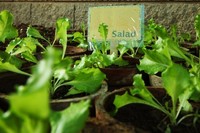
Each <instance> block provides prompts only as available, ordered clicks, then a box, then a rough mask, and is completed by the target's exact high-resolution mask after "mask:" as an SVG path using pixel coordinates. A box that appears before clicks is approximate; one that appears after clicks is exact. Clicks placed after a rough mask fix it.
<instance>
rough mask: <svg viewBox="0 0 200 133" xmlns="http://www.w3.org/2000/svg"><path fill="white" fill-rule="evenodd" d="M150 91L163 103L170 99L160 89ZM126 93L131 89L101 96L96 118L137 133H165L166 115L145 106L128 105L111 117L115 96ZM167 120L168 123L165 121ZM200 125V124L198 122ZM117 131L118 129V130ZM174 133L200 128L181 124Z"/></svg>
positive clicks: (97, 105) (195, 105)
mask: <svg viewBox="0 0 200 133" xmlns="http://www.w3.org/2000/svg"><path fill="white" fill-rule="evenodd" d="M147 88H148V89H149V91H150V92H151V93H152V94H153V95H154V96H155V97H156V98H157V99H158V100H159V101H160V102H161V104H164V103H165V101H166V100H167V99H168V98H169V97H168V96H167V95H166V92H165V90H164V89H162V88H160V87H152V86H150V87H147ZM125 91H129V87H124V88H121V89H118V90H115V91H112V92H107V93H106V94H105V95H103V96H101V97H100V98H99V99H98V100H97V101H96V117H97V118H98V119H100V120H104V121H112V122H115V121H119V122H121V123H124V124H126V125H128V126H132V127H134V129H135V132H136V133H146V132H149V133H155V132H156V133H157V132H159V133H164V130H165V128H166V123H165V122H166V121H169V120H168V119H166V115H165V114H164V113H162V112H161V111H159V110H157V109H155V108H152V107H150V106H147V105H143V104H128V105H126V106H124V107H122V108H120V109H119V110H118V112H117V114H115V115H114V116H111V115H110V113H109V112H112V111H113V109H114V105H113V101H114V97H115V95H116V94H117V95H122V94H124V92H125ZM192 105H193V107H194V108H198V109H199V108H200V106H199V104H192ZM165 120H166V121H165ZM190 120H191V119H189V120H187V124H188V121H189V123H190V122H192V120H191V121H190ZM197 123H199V124H200V122H197ZM116 130H117V129H116ZM171 130H172V132H173V133H182V132H187V133H188V132H191V133H193V132H195V133H197V132H198V131H199V130H200V126H196V128H194V127H193V126H192V127H191V126H186V125H184V124H179V125H178V126H175V127H171Z"/></svg>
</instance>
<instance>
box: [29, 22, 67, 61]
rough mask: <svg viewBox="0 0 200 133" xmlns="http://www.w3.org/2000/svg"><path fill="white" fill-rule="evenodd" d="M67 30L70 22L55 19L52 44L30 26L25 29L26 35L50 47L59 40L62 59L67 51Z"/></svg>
mask: <svg viewBox="0 0 200 133" xmlns="http://www.w3.org/2000/svg"><path fill="white" fill-rule="evenodd" d="M69 28H70V21H69V19H68V18H59V19H57V21H56V29H55V36H54V41H53V42H52V43H51V42H50V41H49V40H47V39H45V38H44V37H43V36H42V35H41V34H40V33H39V31H38V30H37V29H35V28H34V27H31V26H30V27H29V28H28V29H27V35H28V36H31V37H34V38H38V39H42V40H44V41H46V42H47V43H48V44H49V45H50V46H54V44H55V42H56V41H57V40H59V43H60V44H61V45H62V47H63V53H62V58H64V56H65V52H66V49H67V38H68V34H67V31H68V29H69ZM39 46H40V47H42V49H45V48H44V47H43V46H42V45H39Z"/></svg>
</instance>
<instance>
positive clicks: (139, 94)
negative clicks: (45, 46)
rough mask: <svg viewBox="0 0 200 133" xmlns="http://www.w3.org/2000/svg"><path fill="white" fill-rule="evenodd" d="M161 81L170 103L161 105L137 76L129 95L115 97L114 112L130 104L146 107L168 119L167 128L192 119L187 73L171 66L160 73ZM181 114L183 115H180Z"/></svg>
mask: <svg viewBox="0 0 200 133" xmlns="http://www.w3.org/2000/svg"><path fill="white" fill-rule="evenodd" d="M162 80H163V86H164V89H165V90H166V93H167V94H168V95H169V96H170V98H171V99H170V101H166V103H165V104H161V103H160V101H159V100H158V99H156V97H154V95H153V94H152V93H151V92H150V91H149V90H148V89H147V88H146V86H145V83H144V81H143V79H142V76H141V75H140V74H137V75H135V76H134V78H133V81H134V83H133V86H132V87H131V88H130V93H129V92H126V93H124V94H123V95H116V96H115V100H114V105H115V107H116V112H117V110H118V109H119V108H121V107H123V106H125V105H128V104H131V103H139V104H144V105H148V106H151V107H153V108H155V109H158V110H160V111H161V112H163V113H164V114H165V115H166V116H167V117H168V118H169V120H170V122H169V123H167V125H168V126H169V125H172V126H177V125H178V124H180V123H181V122H182V121H183V120H184V119H186V118H188V117H192V116H193V117H194V116H195V113H193V112H192V111H193V108H192V105H191V104H190V103H189V101H188V100H189V99H190V97H191V95H192V93H193V92H194V89H193V88H192V86H191V84H190V82H191V79H190V75H189V72H188V71H187V70H186V69H185V68H183V67H182V66H181V65H178V64H172V65H171V66H170V67H168V68H167V69H166V70H165V71H164V72H163V73H162ZM180 81H181V82H180ZM168 103H172V105H171V106H170V105H169V104H168ZM182 112H184V113H183V114H182ZM186 112H187V113H186ZM198 117H200V116H198ZM167 130H169V129H167Z"/></svg>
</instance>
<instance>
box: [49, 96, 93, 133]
mask: <svg viewBox="0 0 200 133" xmlns="http://www.w3.org/2000/svg"><path fill="white" fill-rule="evenodd" d="M89 106H90V101H89V100H87V101H80V102H78V103H71V104H70V106H69V107H68V108H67V109H65V110H63V111H60V112H52V114H51V117H50V121H51V127H52V129H51V133H78V132H80V131H81V130H82V129H83V127H84V125H85V122H86V120H87V118H88V116H89Z"/></svg>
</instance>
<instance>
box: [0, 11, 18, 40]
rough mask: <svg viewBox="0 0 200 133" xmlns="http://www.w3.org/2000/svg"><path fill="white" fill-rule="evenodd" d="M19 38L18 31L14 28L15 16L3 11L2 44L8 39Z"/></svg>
mask: <svg viewBox="0 0 200 133" xmlns="http://www.w3.org/2000/svg"><path fill="white" fill-rule="evenodd" d="M17 36H18V31H17V29H16V28H15V27H14V26H13V15H12V14H11V13H10V12H9V11H7V10H3V11H1V13H0V42H3V43H4V42H5V40H6V39H13V38H15V37H17Z"/></svg>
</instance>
